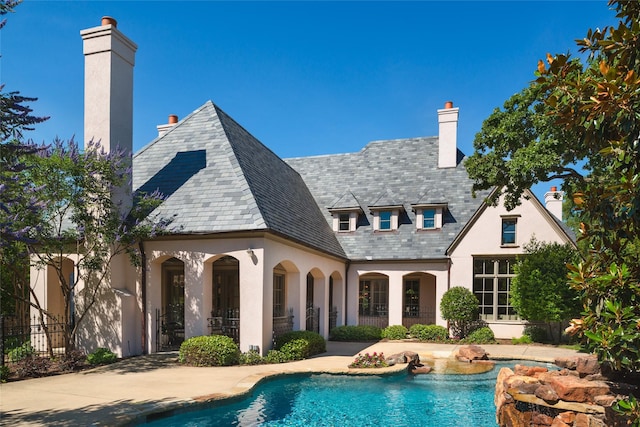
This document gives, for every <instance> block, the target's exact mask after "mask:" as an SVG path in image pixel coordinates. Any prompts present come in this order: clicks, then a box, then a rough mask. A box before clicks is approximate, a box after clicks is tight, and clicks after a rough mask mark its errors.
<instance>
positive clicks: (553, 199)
mask: <svg viewBox="0 0 640 427" xmlns="http://www.w3.org/2000/svg"><path fill="white" fill-rule="evenodd" d="M563 199H564V191H558V187H555V186H554V187H551V191H547V192H546V193H545V194H544V204H545V206H546V208H547V210H548V211H549V212H551V214H552V215H553V216H555V217H556V218H558V220H560V221H562V200H563Z"/></svg>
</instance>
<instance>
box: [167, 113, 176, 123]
mask: <svg viewBox="0 0 640 427" xmlns="http://www.w3.org/2000/svg"><path fill="white" fill-rule="evenodd" d="M168 123H169V124H170V125H175V124H176V123H178V115H177V114H169V122H168Z"/></svg>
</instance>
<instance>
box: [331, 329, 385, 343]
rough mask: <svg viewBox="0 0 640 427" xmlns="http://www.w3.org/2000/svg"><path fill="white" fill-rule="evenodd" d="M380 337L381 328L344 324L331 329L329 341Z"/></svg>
mask: <svg viewBox="0 0 640 427" xmlns="http://www.w3.org/2000/svg"><path fill="white" fill-rule="evenodd" d="M381 338H382V329H380V328H378V327H377V326H369V325H344V326H338V327H336V328H333V329H332V330H331V333H330V334H329V339H330V340H331V341H378V340H380V339H381Z"/></svg>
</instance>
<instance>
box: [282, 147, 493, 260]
mask: <svg viewBox="0 0 640 427" xmlns="http://www.w3.org/2000/svg"><path fill="white" fill-rule="evenodd" d="M462 160H463V154H462V153H461V152H460V151H458V165H457V167H455V168H443V169H439V168H438V166H437V165H438V138H437V137H426V138H409V139H396V140H387V141H374V142H371V143H369V144H368V145H367V146H366V147H365V148H364V149H363V150H361V151H360V152H357V153H349V154H338V155H328V156H316V157H304V158H293V159H285V161H286V162H287V163H289V164H290V165H291V166H292V167H293V168H294V169H296V170H297V171H298V172H299V173H300V175H302V177H303V178H304V180H305V182H306V183H307V186H308V188H309V189H310V190H311V193H312V194H313V196H314V198H315V201H316V204H317V206H318V208H319V209H320V211H321V212H322V214H323V215H324V217H325V219H326V221H327V223H330V221H331V220H332V218H331V213H330V212H329V209H328V207H331V206H334V204H336V203H338V201H339V200H341V199H342V198H343V197H344V194H345V193H346V191H350V192H351V193H352V194H353V196H354V198H355V199H357V200H358V201H359V203H360V206H362V207H363V209H364V215H361V218H360V221H359V224H358V228H357V230H356V231H355V232H350V233H336V235H337V237H338V240H339V241H340V243H341V245H342V247H343V248H344V251H345V252H346V254H347V256H348V257H349V258H350V259H351V260H379V261H381V260H428V259H443V258H446V256H447V255H446V253H445V251H446V249H447V247H448V246H449V245H450V244H451V242H452V241H453V240H454V238H455V236H456V235H457V234H458V233H459V232H460V231H461V230H462V229H463V227H464V226H465V224H466V223H467V222H468V221H469V219H470V218H471V217H472V215H473V213H474V212H475V211H476V210H477V209H478V208H479V207H480V205H481V204H482V202H483V199H484V197H485V196H486V195H485V194H484V193H483V194H478V195H477V197H476V198H473V197H472V196H471V186H472V181H471V180H470V179H469V177H468V175H467V171H466V170H465V168H464V164H463V162H462ZM381 203H382V204H385V205H387V204H389V203H391V204H393V205H396V206H403V207H404V209H405V210H404V212H402V213H401V215H400V221H399V223H400V224H399V227H398V230H397V231H383V232H375V231H374V230H373V215H372V213H371V212H370V210H371V207H375V206H380V204H381ZM429 203H433V204H443V203H446V204H447V209H446V210H445V215H444V223H443V226H442V229H440V230H420V231H419V230H417V228H416V224H415V221H416V214H415V212H413V211H412V209H411V205H416V204H423V205H424V204H429Z"/></svg>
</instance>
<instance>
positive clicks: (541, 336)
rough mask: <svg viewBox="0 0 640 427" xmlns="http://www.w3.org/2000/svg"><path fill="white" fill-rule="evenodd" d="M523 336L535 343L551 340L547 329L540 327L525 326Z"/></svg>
mask: <svg viewBox="0 0 640 427" xmlns="http://www.w3.org/2000/svg"><path fill="white" fill-rule="evenodd" d="M522 335H526V336H528V337H529V338H531V341H533V342H547V341H548V339H549V337H548V335H547V331H546V329H544V328H541V327H540V326H538V325H527V326H525V327H524V332H523V333H522Z"/></svg>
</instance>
